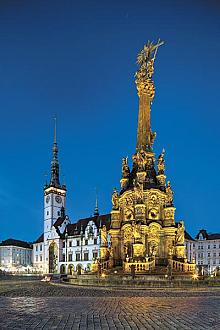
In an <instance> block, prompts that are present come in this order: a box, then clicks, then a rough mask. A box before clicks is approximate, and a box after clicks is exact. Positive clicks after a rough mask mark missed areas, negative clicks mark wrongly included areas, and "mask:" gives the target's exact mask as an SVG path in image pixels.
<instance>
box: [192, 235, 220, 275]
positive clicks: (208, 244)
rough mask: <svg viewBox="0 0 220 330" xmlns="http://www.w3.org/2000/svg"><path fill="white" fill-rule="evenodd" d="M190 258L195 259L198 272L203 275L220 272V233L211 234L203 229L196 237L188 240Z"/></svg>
mask: <svg viewBox="0 0 220 330" xmlns="http://www.w3.org/2000/svg"><path fill="white" fill-rule="evenodd" d="M186 251H187V258H188V260H195V263H196V268H197V272H199V273H200V274H202V275H216V274H219V269H220V234H218V233H216V234H209V233H207V231H206V230H205V229H201V230H200V231H199V233H198V234H197V235H196V237H195V239H192V238H191V239H190V238H188V239H187V240H186Z"/></svg>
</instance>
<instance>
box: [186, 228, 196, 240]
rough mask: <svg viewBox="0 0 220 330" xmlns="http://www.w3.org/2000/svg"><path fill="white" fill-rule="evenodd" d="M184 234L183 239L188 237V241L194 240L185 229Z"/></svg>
mask: <svg viewBox="0 0 220 330" xmlns="http://www.w3.org/2000/svg"><path fill="white" fill-rule="evenodd" d="M184 234H185V239H188V240H190V241H194V238H192V236H191V235H190V234H189V233H187V231H186V230H185V232H184Z"/></svg>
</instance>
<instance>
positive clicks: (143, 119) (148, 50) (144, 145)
mask: <svg viewBox="0 0 220 330" xmlns="http://www.w3.org/2000/svg"><path fill="white" fill-rule="evenodd" d="M163 43H164V42H163V41H160V39H159V40H158V42H157V43H156V44H155V45H154V44H153V43H152V42H150V41H148V42H147V43H146V44H145V45H144V48H143V49H142V50H141V52H140V53H139V54H138V56H137V64H138V65H139V69H138V71H137V72H136V74H135V77H136V80H135V83H136V86H137V90H138V96H139V113H138V130H137V146H136V149H137V151H140V150H145V151H152V145H153V141H154V138H155V135H156V133H153V132H152V131H151V120H150V113H151V108H150V106H151V103H152V101H153V98H154V94H155V89H154V82H153V80H152V76H153V73H154V61H155V57H156V53H157V49H158V47H159V46H161V45H163Z"/></svg>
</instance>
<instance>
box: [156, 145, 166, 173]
mask: <svg viewBox="0 0 220 330" xmlns="http://www.w3.org/2000/svg"><path fill="white" fill-rule="evenodd" d="M164 154H165V150H164V149H163V150H162V152H161V154H160V156H159V157H158V160H157V172H158V174H159V175H160V174H164V171H165V162H164Z"/></svg>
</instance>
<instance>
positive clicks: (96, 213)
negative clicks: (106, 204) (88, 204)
mask: <svg viewBox="0 0 220 330" xmlns="http://www.w3.org/2000/svg"><path fill="white" fill-rule="evenodd" d="M95 194H96V197H95V209H94V213H93V215H94V216H99V205H98V194H97V189H96V190H95Z"/></svg>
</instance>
